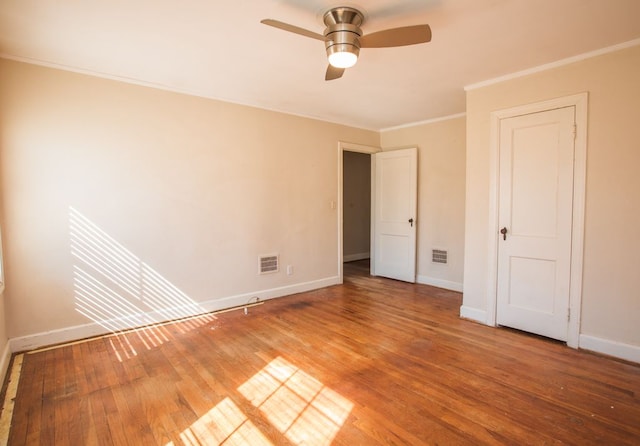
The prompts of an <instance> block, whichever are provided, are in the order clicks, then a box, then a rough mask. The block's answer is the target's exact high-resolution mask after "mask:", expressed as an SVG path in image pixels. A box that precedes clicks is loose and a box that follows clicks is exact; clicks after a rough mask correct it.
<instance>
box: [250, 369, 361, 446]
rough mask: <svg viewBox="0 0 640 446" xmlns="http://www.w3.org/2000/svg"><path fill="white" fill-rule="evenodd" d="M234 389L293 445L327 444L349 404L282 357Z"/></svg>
mask: <svg viewBox="0 0 640 446" xmlns="http://www.w3.org/2000/svg"><path fill="white" fill-rule="evenodd" d="M238 391H239V392H240V393H241V394H242V395H243V396H244V397H245V398H247V399H248V400H249V401H250V402H251V404H253V405H254V406H255V407H257V408H258V409H260V411H261V412H262V413H263V414H264V415H265V417H266V418H267V419H268V420H269V421H270V422H271V424H273V426H274V427H275V428H277V429H278V430H279V431H280V432H281V433H283V434H284V435H285V436H286V437H287V439H289V440H290V441H291V442H293V443H294V444H305V445H318V446H320V445H330V444H331V442H332V441H333V439H334V438H335V436H336V435H337V433H338V431H339V430H340V428H341V427H342V425H343V424H344V422H345V421H346V419H347V417H348V416H349V413H350V412H351V409H352V408H353V403H351V402H350V401H349V400H347V399H346V398H344V397H342V396H341V395H339V394H338V393H337V392H334V391H333V390H331V389H329V388H328V387H326V386H325V385H324V384H322V383H321V382H320V381H318V380H317V379H315V378H313V377H312V376H310V375H309V374H307V373H305V372H304V371H302V370H300V369H298V368H297V367H295V366H294V365H293V364H291V363H290V362H288V361H287V360H285V359H284V358H282V357H277V358H275V359H274V360H273V361H271V362H270V363H269V364H267V366H266V367H265V368H263V369H262V370H261V371H260V372H258V373H257V374H256V375H254V376H253V377H252V378H250V379H249V380H248V381H247V382H245V383H244V384H242V385H241V386H240V387H239V388H238Z"/></svg>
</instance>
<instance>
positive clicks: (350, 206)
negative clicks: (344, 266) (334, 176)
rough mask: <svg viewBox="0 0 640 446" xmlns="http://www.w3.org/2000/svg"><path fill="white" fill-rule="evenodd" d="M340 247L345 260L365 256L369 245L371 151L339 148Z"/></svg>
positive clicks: (368, 253)
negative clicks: (340, 154) (340, 178)
mask: <svg viewBox="0 0 640 446" xmlns="http://www.w3.org/2000/svg"><path fill="white" fill-rule="evenodd" d="M342 172H343V174H342V178H343V185H342V195H343V200H342V203H343V204H342V206H343V208H344V211H343V216H342V220H343V235H342V237H343V248H342V252H343V254H344V259H345V261H350V260H359V259H366V258H369V255H370V245H371V155H370V154H368V153H359V152H348V151H345V152H343V163H342Z"/></svg>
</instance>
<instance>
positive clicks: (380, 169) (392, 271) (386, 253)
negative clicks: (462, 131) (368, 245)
mask: <svg viewBox="0 0 640 446" xmlns="http://www.w3.org/2000/svg"><path fill="white" fill-rule="evenodd" d="M417 159H418V152H417V149H415V148H412V149H403V150H394V151H390V152H380V153H376V154H375V155H374V161H375V182H374V184H375V186H374V187H375V190H374V245H375V249H374V259H373V260H374V268H373V272H374V274H375V275H378V276H383V277H389V278H392V279H398V280H403V281H405V282H415V277H416V207H417V189H418V179H417V178H418V177H417V172H418V163H417Z"/></svg>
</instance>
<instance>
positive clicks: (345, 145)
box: [337, 141, 382, 283]
mask: <svg viewBox="0 0 640 446" xmlns="http://www.w3.org/2000/svg"><path fill="white" fill-rule="evenodd" d="M343 152H358V153H367V154H369V155H373V154H374V153H377V152H382V149H381V148H380V147H374V146H367V145H364V144H357V143H352V142H346V141H338V212H337V214H338V216H337V217H338V221H337V224H338V283H342V282H343V276H344V272H343V267H342V264H343V263H344V262H345V260H344V255H343V252H342V250H343V246H344V240H343V237H344V228H343V218H344V217H343V215H344V209H343V206H344V202H343V194H344V166H343V162H342V161H343ZM374 168H375V158H374V157H373V156H372V157H371V169H372V173H373V169H374ZM374 180H375V179H374V176H373V174H372V175H371V190H372V191H373V184H374ZM371 206H372V207H371V246H370V250H371V252H370V253H369V257H370V258H373V256H374V255H375V245H374V243H373V229H374V227H373V210H374V209H373V194H371ZM372 265H373V263H372ZM371 272H372V274H373V266H371Z"/></svg>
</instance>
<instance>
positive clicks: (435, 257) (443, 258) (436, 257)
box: [431, 249, 447, 264]
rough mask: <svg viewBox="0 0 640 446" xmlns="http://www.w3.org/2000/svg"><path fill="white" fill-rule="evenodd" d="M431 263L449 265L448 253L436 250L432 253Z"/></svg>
mask: <svg viewBox="0 0 640 446" xmlns="http://www.w3.org/2000/svg"><path fill="white" fill-rule="evenodd" d="M431 261H432V262H433V263H444V264H446V263H447V251H444V250H442V249H434V250H433V251H432V252H431Z"/></svg>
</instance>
